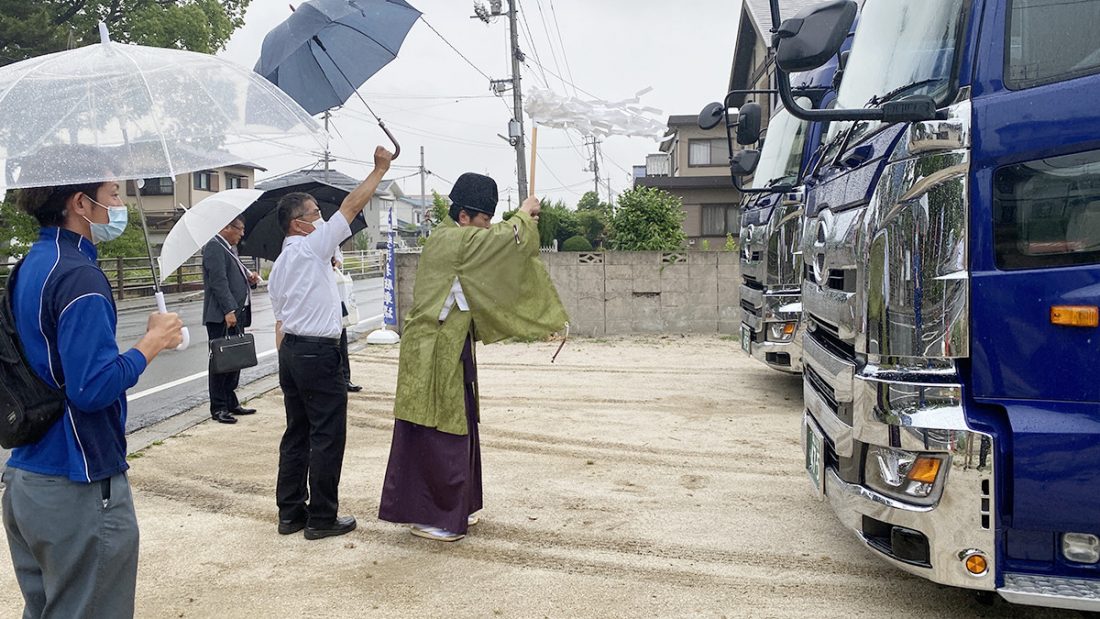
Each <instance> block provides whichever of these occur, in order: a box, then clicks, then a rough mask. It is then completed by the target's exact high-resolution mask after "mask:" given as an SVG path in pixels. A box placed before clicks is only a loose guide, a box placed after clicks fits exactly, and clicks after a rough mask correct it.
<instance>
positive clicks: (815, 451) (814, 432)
mask: <svg viewBox="0 0 1100 619" xmlns="http://www.w3.org/2000/svg"><path fill="white" fill-rule="evenodd" d="M802 435H803V439H804V440H805V446H804V449H805V453H806V474H807V475H809V476H810V484H811V485H812V486H813V489H814V494H815V495H816V496H817V498H818V499H822V498H824V497H825V475H824V469H825V465H824V460H825V458H824V455H825V437H824V436H823V435H822V434H821V431H820V430H818V429H817V423H815V422H814V420H813V418H811V417H810V416H809V415H808V414H807V415H805V416H803V419H802Z"/></svg>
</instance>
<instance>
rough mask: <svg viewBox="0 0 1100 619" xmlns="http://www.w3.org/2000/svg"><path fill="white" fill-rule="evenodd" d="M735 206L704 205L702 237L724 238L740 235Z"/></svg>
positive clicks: (739, 224)
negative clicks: (728, 235) (729, 235)
mask: <svg viewBox="0 0 1100 619" xmlns="http://www.w3.org/2000/svg"><path fill="white" fill-rule="evenodd" d="M740 227H741V223H740V222H739V221H738V216H737V205H735V204H704V205H703V226H702V231H703V234H702V236H726V235H727V234H730V233H733V234H738V233H740Z"/></svg>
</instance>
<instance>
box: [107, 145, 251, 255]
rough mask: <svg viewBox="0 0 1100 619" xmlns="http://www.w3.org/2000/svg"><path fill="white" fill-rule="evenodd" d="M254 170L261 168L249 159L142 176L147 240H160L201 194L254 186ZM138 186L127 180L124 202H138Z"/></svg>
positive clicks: (202, 195) (204, 195)
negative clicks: (153, 176) (180, 172)
mask: <svg viewBox="0 0 1100 619" xmlns="http://www.w3.org/2000/svg"><path fill="white" fill-rule="evenodd" d="M256 170H264V168H261V167H260V166H257V165H254V164H251V163H240V164H237V165H231V166H225V167H221V168H214V169H212V170H202V171H199V172H192V173H190V174H179V175H177V176H176V177H175V178H174V179H173V178H172V177H168V176H163V177H159V178H147V179H144V181H143V183H142V186H141V206H142V210H143V211H144V212H145V221H146V223H147V225H148V226H149V242H150V243H151V244H152V245H153V246H154V247H155V246H157V245H160V244H161V243H163V242H164V238H165V237H166V236H168V232H169V231H170V230H171V229H172V226H174V225H175V223H176V222H177V221H179V218H180V217H182V216H183V213H184V209H189V208H191V207H192V206H194V205H195V204H198V203H199V202H201V201H202V200H203V199H204V198H206V197H208V196H212V195H214V194H215V193H217V192H219V191H221V190H223V189H238V188H240V189H247V188H249V187H254V186H255V184H256ZM173 180H174V181H175V182H173ZM137 189H138V187H137V186H136V183H135V182H134V181H126V189H125V192H126V201H127V202H129V203H131V204H134V203H136V202H137ZM181 207H182V208H181Z"/></svg>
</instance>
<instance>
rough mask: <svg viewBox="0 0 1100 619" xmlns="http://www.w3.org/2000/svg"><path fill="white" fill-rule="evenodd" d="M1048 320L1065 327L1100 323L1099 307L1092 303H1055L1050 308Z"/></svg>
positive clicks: (1091, 325)
mask: <svg viewBox="0 0 1100 619" xmlns="http://www.w3.org/2000/svg"><path fill="white" fill-rule="evenodd" d="M1050 322H1051V324H1055V325H1063V326H1066V327H1095V326H1098V325H1100V308H1097V307H1096V306H1094V305H1055V306H1053V307H1051V308H1050Z"/></svg>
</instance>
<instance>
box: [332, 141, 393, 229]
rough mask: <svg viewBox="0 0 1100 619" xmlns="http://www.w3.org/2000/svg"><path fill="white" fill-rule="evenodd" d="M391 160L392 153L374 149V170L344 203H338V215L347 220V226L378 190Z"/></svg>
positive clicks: (378, 148)
mask: <svg viewBox="0 0 1100 619" xmlns="http://www.w3.org/2000/svg"><path fill="white" fill-rule="evenodd" d="M392 160H393V153H391V152H390V151H388V150H386V149H385V148H382V147H381V146H378V147H375V149H374V169H373V170H371V173H370V174H368V175H367V178H365V179H363V182H362V183H359V186H358V187H356V188H355V189H354V190H352V192H351V193H349V194H348V196H347V197H346V198H344V201H343V202H341V203H340V214H341V215H343V216H344V219H346V220H348V224H351V220H353V219H355V216H356V215H358V214H359V213H360V212H361V211H362V210H363V208H364V207H366V206H367V203H368V202H370V199H371V196H373V195H374V190H375V189H378V183H381V182H382V177H383V176H385V175H386V172H388V171H389V169H390V161H392Z"/></svg>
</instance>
